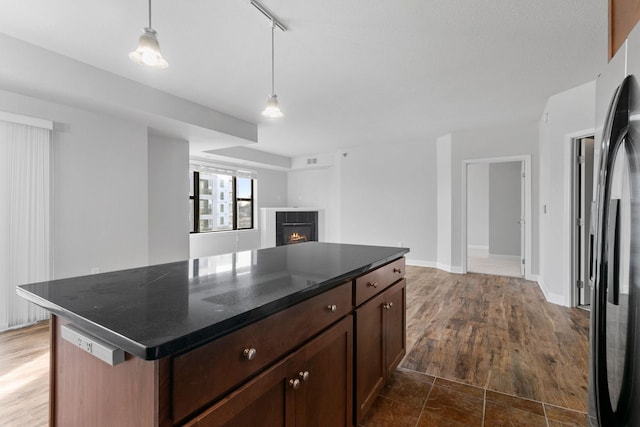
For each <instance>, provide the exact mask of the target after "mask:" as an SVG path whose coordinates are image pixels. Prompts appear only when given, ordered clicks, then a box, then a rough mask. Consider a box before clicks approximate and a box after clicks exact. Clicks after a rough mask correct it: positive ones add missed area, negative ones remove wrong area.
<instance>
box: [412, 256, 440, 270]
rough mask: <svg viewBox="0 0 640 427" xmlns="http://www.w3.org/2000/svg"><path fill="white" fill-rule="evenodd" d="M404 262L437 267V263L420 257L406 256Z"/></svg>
mask: <svg viewBox="0 0 640 427" xmlns="http://www.w3.org/2000/svg"><path fill="white" fill-rule="evenodd" d="M405 262H406V264H407V265H412V266H414V267H427V268H438V264H437V263H435V262H433V261H423V260H420V259H409V258H407V259H406V260H405Z"/></svg>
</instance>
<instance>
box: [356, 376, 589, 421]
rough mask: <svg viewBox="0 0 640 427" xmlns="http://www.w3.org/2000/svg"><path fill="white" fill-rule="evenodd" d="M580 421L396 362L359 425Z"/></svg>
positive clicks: (557, 409)
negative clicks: (399, 364) (387, 381)
mask: <svg viewBox="0 0 640 427" xmlns="http://www.w3.org/2000/svg"><path fill="white" fill-rule="evenodd" d="M405 426H406V427H476V426H477V427H493V426H514V427H520V426H522V427H538V426H539V427H569V426H573V427H582V426H588V424H587V418H586V414H584V413H581V412H578V411H572V410H569V409H564V408H560V407H557V406H553V405H549V404H547V403H542V402H538V401H535V400H529V399H523V398H519V397H515V396H511V395H508V394H504V393H498V392H495V391H491V390H486V389H483V388H480V387H475V386H471V385H467V384H463V383H459V382H455V381H450V380H446V379H443V378H438V377H433V376H430V375H426V374H422V373H419V372H415V371H411V370H407V369H402V368H399V369H398V370H397V371H396V373H395V374H394V376H393V378H392V379H391V380H390V381H389V383H388V384H387V385H386V386H385V388H384V389H383V390H382V391H381V392H380V394H379V395H378V398H377V399H376V401H375V402H374V404H373V406H372V407H371V409H370V410H369V411H368V412H367V414H366V415H365V417H364V419H363V420H362V421H361V422H360V427H405Z"/></svg>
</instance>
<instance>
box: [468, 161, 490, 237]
mask: <svg viewBox="0 0 640 427" xmlns="http://www.w3.org/2000/svg"><path fill="white" fill-rule="evenodd" d="M467 167H468V170H467V245H468V246H470V247H474V248H476V249H486V250H489V163H471V164H469V166H467Z"/></svg>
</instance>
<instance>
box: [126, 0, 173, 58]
mask: <svg viewBox="0 0 640 427" xmlns="http://www.w3.org/2000/svg"><path fill="white" fill-rule="evenodd" d="M129 58H130V59H131V60H132V61H133V62H135V63H136V64H140V65H146V66H147V67H151V68H167V67H168V66H169V64H168V63H167V60H166V59H164V58H163V57H162V53H160V44H159V43H158V33H157V32H156V31H155V30H154V29H153V28H151V0H149V26H148V27H144V28H143V29H142V35H141V36H140V40H138V48H137V49H136V50H134V51H133V52H131V53H130V54H129Z"/></svg>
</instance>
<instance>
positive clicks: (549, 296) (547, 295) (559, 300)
mask: <svg viewBox="0 0 640 427" xmlns="http://www.w3.org/2000/svg"><path fill="white" fill-rule="evenodd" d="M531 280H534V281H536V282H537V283H538V286H539V287H540V290H541V291H542V294H543V295H544V299H546V300H547V302H550V303H553V304H557V305H561V306H563V307H571V304H568V301H567V300H566V298H565V296H564V295H560V294H554V293H551V292H549V291H547V287H546V286H545V284H544V280H543V278H542V276H540V275H537V274H535V275H531Z"/></svg>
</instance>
